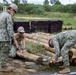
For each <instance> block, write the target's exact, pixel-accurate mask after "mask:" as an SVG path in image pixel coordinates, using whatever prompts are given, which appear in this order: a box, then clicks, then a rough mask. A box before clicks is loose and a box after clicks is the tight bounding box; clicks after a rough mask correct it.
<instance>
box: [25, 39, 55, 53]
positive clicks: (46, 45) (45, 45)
mask: <svg viewBox="0 0 76 75" xmlns="http://www.w3.org/2000/svg"><path fill="white" fill-rule="evenodd" d="M26 41H29V42H30V43H34V44H39V45H42V46H43V47H44V48H45V49H46V50H47V51H50V52H52V53H55V49H54V48H51V47H49V46H48V44H45V43H43V42H39V41H35V40H31V39H28V38H26Z"/></svg>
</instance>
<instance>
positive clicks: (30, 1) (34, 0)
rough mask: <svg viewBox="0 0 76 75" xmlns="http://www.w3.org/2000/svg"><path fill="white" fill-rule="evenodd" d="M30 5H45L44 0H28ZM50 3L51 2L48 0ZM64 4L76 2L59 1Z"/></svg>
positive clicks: (71, 0)
mask: <svg viewBox="0 0 76 75" xmlns="http://www.w3.org/2000/svg"><path fill="white" fill-rule="evenodd" d="M27 1H28V3H34V4H43V2H44V0H27ZM48 1H50V0H48ZM59 1H60V2H61V3H62V4H64V5H66V4H73V3H76V0H59ZM0 2H1V3H2V2H3V0H0ZM8 2H10V0H8Z"/></svg>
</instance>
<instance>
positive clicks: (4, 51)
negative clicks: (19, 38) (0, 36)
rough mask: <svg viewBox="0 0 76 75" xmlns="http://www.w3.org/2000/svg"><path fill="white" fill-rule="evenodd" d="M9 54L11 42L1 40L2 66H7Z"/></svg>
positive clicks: (0, 60) (0, 58)
mask: <svg viewBox="0 0 76 75" xmlns="http://www.w3.org/2000/svg"><path fill="white" fill-rule="evenodd" d="M8 54H9V42H0V67H2V68H3V67H6V62H7V60H8Z"/></svg>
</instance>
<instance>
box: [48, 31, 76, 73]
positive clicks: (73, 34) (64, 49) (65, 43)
mask: <svg viewBox="0 0 76 75" xmlns="http://www.w3.org/2000/svg"><path fill="white" fill-rule="evenodd" d="M75 44H76V30H69V31H65V32H60V33H58V34H57V35H55V36H54V37H53V38H51V39H50V40H49V46H50V47H53V46H54V48H55V51H56V53H55V58H53V59H52V60H53V62H56V61H57V60H58V58H59V57H60V56H62V58H63V62H64V64H63V68H64V69H63V70H62V71H59V73H67V72H70V68H69V65H70V63H69V55H68V52H69V51H70V50H71V48H72V47H73V46H74V45H75Z"/></svg>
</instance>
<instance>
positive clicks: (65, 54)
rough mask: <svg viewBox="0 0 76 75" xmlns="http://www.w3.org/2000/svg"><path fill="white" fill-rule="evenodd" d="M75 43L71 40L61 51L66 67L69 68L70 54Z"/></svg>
mask: <svg viewBox="0 0 76 75" xmlns="http://www.w3.org/2000/svg"><path fill="white" fill-rule="evenodd" d="M74 44H75V43H74V42H73V41H72V40H71V41H70V40H68V41H66V43H65V44H64V46H63V47H62V49H61V55H62V58H63V62H64V66H69V65H70V62H69V55H68V52H69V51H70V50H71V48H72V47H73V46H74Z"/></svg>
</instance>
